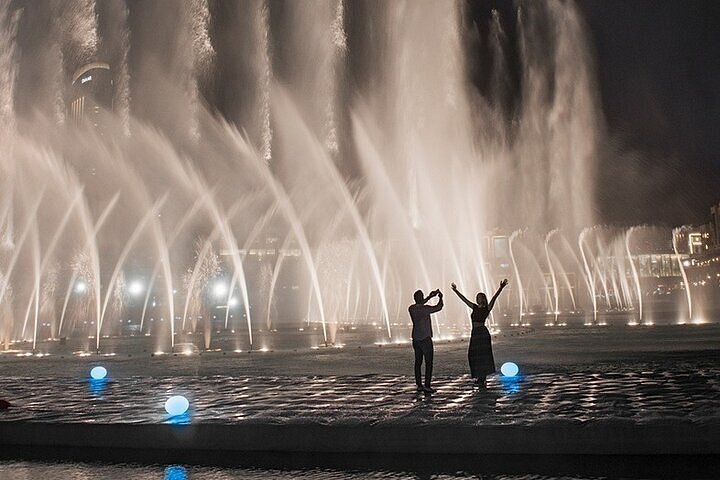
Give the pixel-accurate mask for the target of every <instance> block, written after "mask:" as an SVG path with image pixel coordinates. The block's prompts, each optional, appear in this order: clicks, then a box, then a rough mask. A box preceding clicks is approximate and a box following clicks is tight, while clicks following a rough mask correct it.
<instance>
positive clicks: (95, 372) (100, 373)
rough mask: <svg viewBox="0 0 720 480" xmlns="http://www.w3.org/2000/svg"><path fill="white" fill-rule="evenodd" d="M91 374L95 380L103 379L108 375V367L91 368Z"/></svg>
mask: <svg viewBox="0 0 720 480" xmlns="http://www.w3.org/2000/svg"><path fill="white" fill-rule="evenodd" d="M90 376H91V377H92V379H93V380H102V379H103V378H105V377H106V376H107V369H106V368H105V367H93V369H92V370H90Z"/></svg>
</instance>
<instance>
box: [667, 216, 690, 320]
mask: <svg viewBox="0 0 720 480" xmlns="http://www.w3.org/2000/svg"><path fill="white" fill-rule="evenodd" d="M679 232H680V228H675V229H673V231H672V246H673V251H674V252H675V258H676V259H677V262H678V266H679V267H680V274H681V275H682V279H683V283H684V284H685V298H686V299H687V306H688V322H692V320H693V308H692V297H691V296H690V284H689V283H688V278H687V273H686V272H685V265H683V262H682V260H681V259H680V254H679V253H678V248H677V234H678V233H679Z"/></svg>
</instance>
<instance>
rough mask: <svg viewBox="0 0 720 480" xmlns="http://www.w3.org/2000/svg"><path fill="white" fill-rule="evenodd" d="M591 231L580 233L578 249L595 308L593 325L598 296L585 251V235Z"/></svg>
mask: <svg viewBox="0 0 720 480" xmlns="http://www.w3.org/2000/svg"><path fill="white" fill-rule="evenodd" d="M588 231H589V229H588V228H585V229H583V231H582V232H580V235H579V236H578V248H579V249H580V256H581V257H582V261H583V266H584V267H585V279H586V281H587V284H588V287H589V288H590V292H589V293H590V299H591V300H592V306H593V323H596V322H597V313H598V311H597V296H596V295H595V278H594V277H593V274H592V272H591V271H590V265H589V264H588V261H587V257H586V256H585V250H584V249H583V244H584V243H585V235H587V232H588ZM585 325H588V322H587V321H586V322H585Z"/></svg>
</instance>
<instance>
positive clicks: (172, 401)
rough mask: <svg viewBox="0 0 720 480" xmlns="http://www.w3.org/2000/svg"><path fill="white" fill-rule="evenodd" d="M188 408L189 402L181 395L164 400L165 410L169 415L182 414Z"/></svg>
mask: <svg viewBox="0 0 720 480" xmlns="http://www.w3.org/2000/svg"><path fill="white" fill-rule="evenodd" d="M188 408H190V402H188V400H187V398H185V397H183V396H182V395H175V396H172V397H170V398H168V400H167V402H165V411H166V412H167V413H168V415H170V416H171V417H175V416H178V415H182V414H183V413H185V412H187V410H188Z"/></svg>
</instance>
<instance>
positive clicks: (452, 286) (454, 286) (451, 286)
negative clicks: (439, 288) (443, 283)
mask: <svg viewBox="0 0 720 480" xmlns="http://www.w3.org/2000/svg"><path fill="white" fill-rule="evenodd" d="M450 288H452V289H453V291H454V290H457V285H455V282H453V283H451V284H450Z"/></svg>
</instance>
